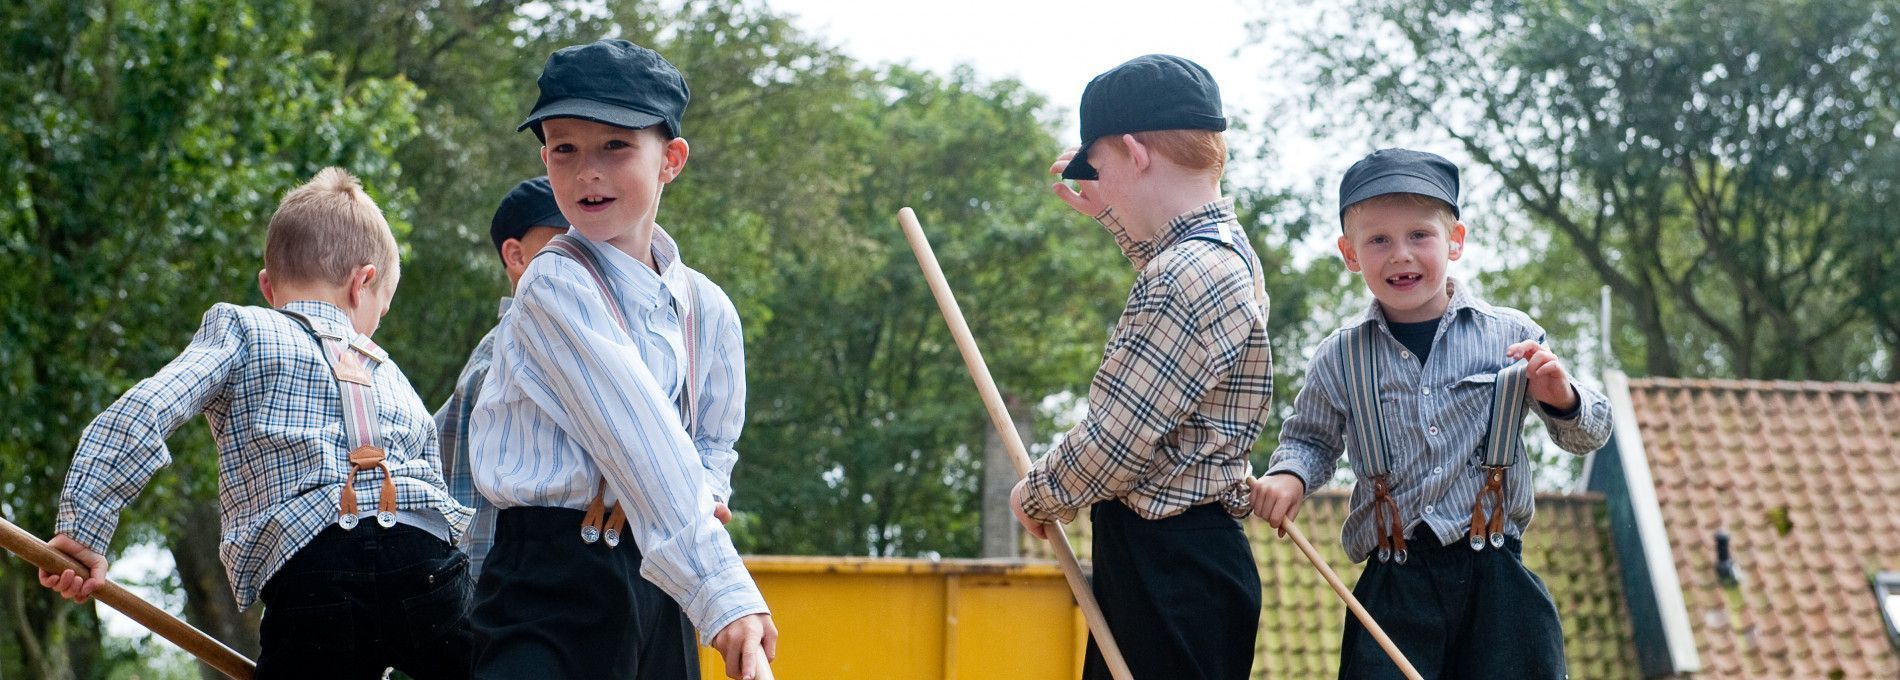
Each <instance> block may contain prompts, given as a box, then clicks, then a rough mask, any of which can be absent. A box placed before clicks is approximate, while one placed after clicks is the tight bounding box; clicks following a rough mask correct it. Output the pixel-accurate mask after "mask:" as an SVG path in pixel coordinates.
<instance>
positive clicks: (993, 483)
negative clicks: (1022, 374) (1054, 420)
mask: <svg viewBox="0 0 1900 680" xmlns="http://www.w3.org/2000/svg"><path fill="white" fill-rule="evenodd" d="M1003 405H1004V407H1005V408H1007V409H1009V418H1010V420H1012V421H1014V422H1015V423H1016V434H1018V435H1020V436H1021V437H1022V440H1023V441H1024V442H1029V441H1031V439H1030V435H1031V433H1030V429H1031V427H1032V426H1033V425H1034V424H1035V413H1034V411H1033V410H1032V409H1030V408H1029V407H1028V406H1026V405H1025V404H1024V403H1023V400H1022V398H1021V397H1018V396H1016V395H1014V394H1005V395H1003ZM1017 479H1018V477H1017V476H1016V464H1015V463H1012V462H1010V456H1009V449H1008V447H1005V446H1004V445H1003V437H1002V435H1000V434H999V433H997V431H996V428H994V427H986V428H983V551H982V553H981V555H982V556H983V557H1007V558H1015V557H1020V556H1021V546H1022V525H1020V524H1018V523H1017V522H1016V515H1015V514H1014V513H1012V512H1010V510H1009V492H1010V490H1011V489H1014V488H1016V480H1017Z"/></svg>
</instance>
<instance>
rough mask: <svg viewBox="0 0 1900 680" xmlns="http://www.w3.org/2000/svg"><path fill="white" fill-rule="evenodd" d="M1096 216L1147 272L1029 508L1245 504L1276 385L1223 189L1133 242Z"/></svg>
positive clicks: (1245, 248) (1259, 294)
mask: <svg viewBox="0 0 1900 680" xmlns="http://www.w3.org/2000/svg"><path fill="white" fill-rule="evenodd" d="M1096 219H1097V220H1098V221H1100V222H1101V223H1102V226H1103V227H1104V228H1106V229H1108V231H1109V233H1110V234H1113V235H1114V236H1115V242H1116V244H1118V245H1120V246H1121V248H1122V253H1123V254H1125V255H1127V256H1128V259H1129V261H1130V262H1133V263H1134V265H1135V268H1136V269H1137V270H1138V271H1140V272H1141V273H1140V275H1139V276H1138V277H1136V279H1135V285H1134V288H1133V289H1132V290H1130V291H1129V293H1128V307H1127V309H1125V310H1124V311H1123V312H1122V316H1121V320H1120V321H1118V322H1117V323H1116V324H1115V330H1114V331H1113V332H1111V333H1110V334H1109V339H1108V346H1107V347H1106V348H1105V349H1104V350H1103V357H1102V367H1101V369H1100V370H1098V371H1096V373H1095V380H1094V381H1093V383H1091V385H1090V386H1089V412H1088V416H1087V417H1085V418H1084V419H1083V420H1082V422H1080V423H1077V424H1076V426H1075V427H1074V428H1073V429H1071V430H1069V433H1068V435H1067V436H1065V437H1064V438H1063V439H1062V442H1061V443H1060V444H1058V445H1056V447H1055V449H1053V450H1051V451H1050V452H1049V454H1048V455H1046V456H1044V457H1043V458H1042V459H1041V460H1038V461H1036V464H1035V466H1034V467H1033V468H1032V469H1031V470H1030V472H1029V477H1028V482H1027V489H1026V492H1027V493H1026V494H1025V496H1024V498H1023V511H1024V512H1026V513H1028V515H1029V516H1030V517H1032V518H1035V519H1038V520H1042V521H1057V520H1060V521H1063V522H1067V521H1069V520H1071V519H1074V518H1075V513H1076V512H1077V511H1078V510H1080V509H1082V508H1084V507H1087V506H1089V505H1090V504H1092V503H1095V502H1096V501H1101V500H1107V499H1119V500H1120V501H1121V502H1122V503H1124V504H1126V505H1127V506H1128V507H1129V508H1130V509H1132V510H1134V511H1135V513H1136V514H1139V515H1141V516H1142V517H1144V518H1147V519H1162V518H1166V517H1171V516H1174V515H1177V514H1180V513H1181V512H1183V511H1185V510H1187V509H1188V508H1191V507H1193V506H1196V505H1201V504H1203V503H1209V502H1214V501H1219V502H1220V503H1221V504H1222V505H1223V506H1225V507H1226V509H1227V512H1228V513H1229V514H1231V515H1233V516H1235V517H1242V516H1245V515H1246V514H1247V512H1248V510H1249V509H1250V502H1249V498H1248V496H1247V477H1248V475H1249V473H1250V472H1251V471H1252V468H1251V466H1250V465H1249V463H1248V460H1247V454H1248V453H1249V452H1250V451H1251V450H1252V449H1253V444H1254V440H1256V439H1258V438H1259V437H1260V431H1261V429H1262V427H1263V426H1264V424H1265V420H1266V416H1267V406H1268V404H1269V402H1270V401H1271V399H1272V396H1273V356H1272V351H1271V349H1270V348H1269V347H1268V344H1267V296H1266V291H1265V279H1264V278H1263V277H1262V275H1261V272H1260V259H1259V257H1258V256H1257V255H1255V254H1254V251H1253V247H1252V245H1250V244H1249V243H1248V241H1247V238H1246V236H1245V235H1244V234H1243V233H1242V232H1241V230H1240V226H1239V224H1238V223H1237V222H1236V221H1235V219H1234V209H1233V201H1232V200H1231V199H1221V200H1219V201H1215V202H1213V203H1209V204H1207V205H1204V206H1201V207H1200V208H1197V209H1195V210H1193V211H1190V212H1188V213H1187V214H1184V215H1181V216H1179V217H1176V218H1174V219H1173V220H1170V221H1169V222H1168V225H1167V226H1166V227H1164V228H1163V229H1162V231H1161V233H1160V234H1159V235H1157V236H1156V237H1155V238H1153V239H1152V240H1148V241H1134V240H1132V239H1130V238H1129V237H1128V234H1127V232H1126V231H1125V230H1123V229H1122V226H1121V223H1120V221H1118V220H1116V219H1115V216H1114V214H1113V213H1112V212H1111V211H1103V213H1102V214H1101V215H1098V216H1096Z"/></svg>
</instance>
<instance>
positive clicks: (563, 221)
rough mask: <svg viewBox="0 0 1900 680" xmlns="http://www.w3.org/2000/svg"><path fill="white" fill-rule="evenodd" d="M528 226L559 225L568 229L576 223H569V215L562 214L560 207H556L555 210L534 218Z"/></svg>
mask: <svg viewBox="0 0 1900 680" xmlns="http://www.w3.org/2000/svg"><path fill="white" fill-rule="evenodd" d="M528 226H529V227H559V228H562V229H566V228H568V227H571V226H574V225H572V224H569V223H568V221H567V216H566V215H563V214H561V209H560V208H555V209H554V212H552V213H548V214H546V215H542V216H540V217H536V218H534V222H533V223H532V224H529V225H528Z"/></svg>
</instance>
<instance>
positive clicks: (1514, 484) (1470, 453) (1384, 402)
mask: <svg viewBox="0 0 1900 680" xmlns="http://www.w3.org/2000/svg"><path fill="white" fill-rule="evenodd" d="M1447 286H1448V287H1449V288H1450V289H1451V291H1452V297H1451V304H1450V306H1449V307H1447V308H1446V310H1445V315H1444V317H1442V318H1441V319H1440V320H1439V322H1438V334H1437V335H1436V336H1435V337H1434V338H1433V340H1432V350H1431V354H1430V355H1429V356H1430V359H1429V360H1428V361H1427V362H1426V363H1424V364H1420V363H1419V360H1418V357H1417V356H1415V355H1413V354H1412V353H1411V351H1410V350H1407V349H1406V348H1405V346H1404V345H1403V344H1401V343H1399V341H1398V340H1397V339H1395V338H1393V337H1392V333H1391V331H1390V330H1388V329H1387V327H1386V319H1385V314H1384V313H1383V311H1382V310H1381V308H1380V307H1379V303H1378V302H1373V303H1372V304H1371V306H1370V308H1369V309H1367V310H1366V313H1365V314H1364V315H1363V316H1361V317H1360V318H1359V319H1357V320H1355V321H1353V322H1352V323H1351V324H1350V325H1349V326H1347V328H1346V329H1341V330H1339V331H1335V332H1334V333H1333V334H1332V335H1331V336H1330V337H1328V338H1326V339H1325V340H1324V341H1321V342H1320V346H1319V351H1318V352H1315V353H1314V356H1313V363H1312V365H1310V366H1308V367H1307V370H1306V380H1305V384H1303V385H1302V386H1301V387H1300V393H1299V395H1298V396H1296V397H1294V399H1293V415H1292V416H1291V417H1289V418H1287V420H1286V422H1285V423H1284V424H1282V425H1281V427H1280V446H1279V449H1277V450H1275V451H1274V452H1273V458H1272V460H1271V461H1270V462H1269V463H1268V468H1267V474H1273V473H1276V472H1291V473H1293V474H1296V475H1299V477H1300V479H1301V480H1303V481H1305V482H1306V491H1307V493H1308V494H1311V493H1312V492H1313V491H1316V490H1318V489H1319V488H1320V487H1321V486H1324V485H1325V484H1326V482H1327V480H1329V479H1332V477H1333V472H1334V470H1335V468H1336V466H1337V462H1338V460H1339V454H1340V452H1341V451H1342V450H1343V449H1344V448H1345V444H1346V442H1345V435H1346V426H1347V421H1348V420H1349V419H1350V417H1351V412H1350V411H1349V410H1348V409H1347V407H1346V395H1347V394H1348V392H1349V390H1350V387H1351V386H1349V385H1347V384H1346V375H1345V371H1344V370H1343V369H1344V367H1343V366H1341V365H1340V360H1339V352H1338V350H1337V347H1336V345H1337V344H1338V343H1339V342H1340V341H1341V337H1342V336H1343V335H1344V333H1345V331H1346V330H1347V329H1351V328H1357V327H1359V326H1362V325H1364V324H1377V326H1378V330H1377V332H1375V333H1373V342H1374V344H1375V346H1376V348H1377V349H1376V350H1375V352H1374V357H1375V359H1374V360H1375V361H1377V362H1378V375H1379V385H1378V394H1379V417H1380V418H1382V419H1383V420H1384V421H1385V440H1386V446H1387V448H1388V454H1389V455H1390V456H1391V459H1392V469H1391V472H1390V476H1389V478H1388V481H1389V483H1390V485H1391V486H1390V489H1391V493H1392V499H1393V500H1394V501H1396V502H1397V503H1398V505H1399V512H1400V514H1401V516H1402V521H1403V522H1404V523H1405V526H1406V529H1407V531H1411V530H1412V528H1413V527H1415V526H1417V525H1418V524H1419V523H1421V522H1422V523H1424V524H1425V525H1426V527H1428V528H1430V529H1431V531H1432V532H1433V533H1434V534H1435V535H1437V536H1438V539H1439V541H1440V543H1446V544H1449V543H1452V542H1454V541H1457V542H1462V541H1463V540H1464V537H1465V534H1466V532H1467V531H1468V530H1469V529H1470V528H1471V502H1472V500H1473V499H1474V498H1476V497H1477V494H1478V489H1479V487H1481V486H1483V485H1484V478H1483V474H1482V471H1481V470H1480V469H1479V466H1480V464H1481V463H1482V460H1483V456H1484V450H1483V442H1484V433H1485V429H1486V427H1487V426H1488V425H1489V424H1490V422H1491V414H1490V407H1491V400H1492V396H1491V393H1492V385H1493V383H1495V382H1496V379H1497V373H1498V371H1499V370H1501V369H1503V368H1504V367H1505V366H1508V365H1510V364H1512V363H1515V361H1516V360H1515V359H1512V358H1510V357H1508V356H1505V354H1504V349H1505V348H1506V347H1509V346H1511V345H1512V344H1514V343H1517V342H1521V341H1524V340H1536V341H1538V342H1539V343H1542V342H1544V340H1545V339H1544V329H1543V328H1541V327H1539V326H1538V325H1537V323H1536V322H1534V321H1531V318H1530V317H1529V316H1527V315H1525V314H1524V313H1523V312H1520V311H1517V310H1515V309H1510V308H1508V307H1494V306H1491V305H1489V304H1486V303H1485V302H1484V301H1483V300H1479V299H1477V298H1476V297H1474V296H1472V295H1470V294H1468V293H1466V292H1464V291H1463V290H1461V289H1460V287H1459V286H1458V285H1457V284H1456V282H1455V281H1453V282H1448V283H1447ZM1571 386H1572V387H1574V388H1576V391H1577V399H1578V404H1577V412H1576V413H1574V414H1571V415H1570V416H1569V417H1564V418H1560V417H1557V416H1554V415H1551V414H1550V413H1549V412H1547V411H1546V410H1545V409H1544V407H1543V406H1542V405H1540V404H1537V403H1536V402H1535V400H1532V404H1531V407H1530V411H1531V412H1532V413H1536V414H1537V417H1539V418H1542V419H1543V421H1544V425H1545V426H1546V427H1548V428H1549V431H1550V436H1551V439H1552V440H1553V441H1555V442H1556V443H1557V446H1558V447H1560V448H1563V449H1564V450H1566V451H1570V452H1571V453H1589V452H1591V451H1595V450H1596V449H1597V448H1599V447H1601V446H1603V444H1604V442H1606V441H1608V440H1609V438H1610V403H1609V399H1607V398H1605V397H1604V396H1603V394H1602V393H1601V392H1598V391H1596V390H1593V389H1590V388H1588V387H1585V386H1583V385H1581V384H1578V383H1577V382H1576V381H1575V380H1572V381H1571ZM1525 398H1526V399H1530V397H1529V396H1526V397H1525ZM1348 453H1349V455H1350V459H1351V462H1352V468H1353V473H1354V474H1355V475H1357V477H1358V479H1362V480H1363V479H1367V478H1369V477H1370V476H1371V472H1370V471H1369V470H1368V468H1367V466H1368V463H1367V461H1366V459H1365V458H1366V456H1365V454H1364V453H1363V452H1359V451H1351V452H1348ZM1531 467H1532V465H1531V463H1530V462H1529V461H1526V460H1520V461H1518V462H1517V464H1515V465H1512V466H1511V467H1510V470H1509V472H1507V473H1506V474H1505V495H1506V499H1505V515H1506V517H1505V529H1504V533H1505V534H1506V535H1509V536H1522V535H1523V533H1524V529H1525V528H1526V527H1528V526H1530V522H1531V515H1532V512H1533V507H1532V501H1533V499H1534V497H1535V495H1534V493H1533V489H1532V483H1531V472H1532V470H1531ZM1371 504H1372V488H1371V485H1369V484H1356V485H1354V487H1353V491H1352V510H1351V511H1350V512H1349V513H1348V514H1347V515H1346V524H1345V526H1344V527H1342V528H1341V530H1340V540H1341V542H1342V543H1343V544H1344V545H1345V547H1346V554H1348V555H1351V556H1352V559H1353V561H1355V562H1357V561H1360V560H1364V559H1365V558H1366V556H1367V555H1368V554H1370V553H1371V552H1372V551H1373V549H1374V548H1375V547H1377V544H1378V540H1379V539H1378V535H1377V530H1376V528H1375V527H1374V522H1373V518H1372V512H1371Z"/></svg>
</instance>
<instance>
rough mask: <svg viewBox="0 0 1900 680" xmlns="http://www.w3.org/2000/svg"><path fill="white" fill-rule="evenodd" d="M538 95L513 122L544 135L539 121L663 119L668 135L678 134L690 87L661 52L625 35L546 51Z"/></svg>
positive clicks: (647, 123) (627, 124) (636, 124)
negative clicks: (524, 116) (529, 110)
mask: <svg viewBox="0 0 1900 680" xmlns="http://www.w3.org/2000/svg"><path fill="white" fill-rule="evenodd" d="M535 82H536V84H538V85H540V87H541V97H540V98H539V99H536V100H535V102H534V111H533V112H532V113H529V114H528V119H527V120H525V121H522V122H521V126H520V127H517V128H515V131H517V132H519V131H521V130H525V129H528V128H534V136H535V137H537V138H539V139H541V140H542V141H547V136H546V135H544V134H542V133H541V121H544V120H547V119H549V118H580V119H582V120H591V121H594V122H596V123H605V124H607V125H612V126H615V127H623V128H628V129H633V130H638V129H640V128H645V127H651V126H654V125H659V124H665V125H666V133H667V136H668V137H669V138H672V137H678V136H680V116H682V115H685V113H686V102H687V100H688V99H690V98H691V93H690V92H689V91H688V90H687V89H686V78H685V77H683V76H681V75H680V72H679V69H676V68H673V65H672V64H670V63H668V62H667V61H666V59H665V58H664V57H661V56H660V53H658V52H655V51H653V50H649V49H647V48H644V47H641V46H639V45H635V44H633V43H630V42H627V41H625V40H600V41H595V42H591V43H588V44H586V45H575V46H573V47H563V48H561V49H560V50H557V51H555V53H554V54H553V55H551V56H549V57H548V63H547V66H545V67H542V69H541V78H540V79H539V80H536V81H535Z"/></svg>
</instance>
